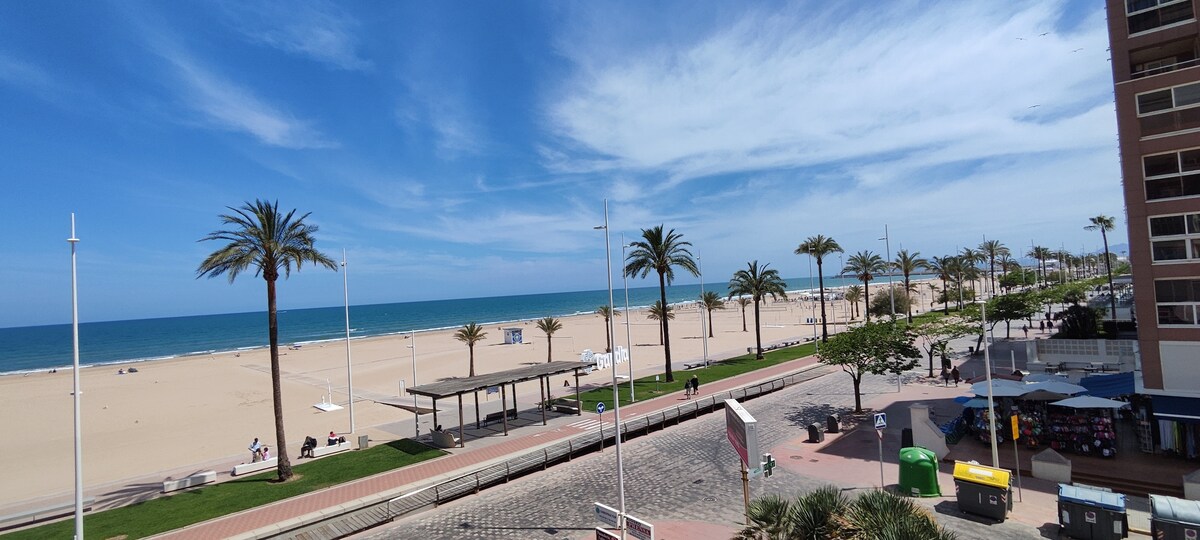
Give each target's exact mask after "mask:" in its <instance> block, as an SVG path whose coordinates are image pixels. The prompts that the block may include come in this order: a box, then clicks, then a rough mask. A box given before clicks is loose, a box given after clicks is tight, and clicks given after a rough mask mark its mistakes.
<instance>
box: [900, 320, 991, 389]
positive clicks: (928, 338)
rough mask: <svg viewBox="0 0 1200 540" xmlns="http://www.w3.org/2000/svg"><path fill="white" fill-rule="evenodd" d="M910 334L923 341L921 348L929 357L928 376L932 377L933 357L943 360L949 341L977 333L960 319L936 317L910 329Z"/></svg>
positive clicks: (948, 350)
mask: <svg viewBox="0 0 1200 540" xmlns="http://www.w3.org/2000/svg"><path fill="white" fill-rule="evenodd" d="M911 328H912V333H913V335H915V336H916V337H918V338H921V339H922V340H923V342H922V345H921V348H922V349H924V350H925V353H926V354H928V355H929V376H930V377H933V376H934V374H933V357H934V355H941V356H942V357H943V358H944V357H945V355H946V354H947V353H949V352H950V348H949V347H950V341H951V340H954V339H958V338H961V337H966V336H969V335H971V334H974V333H976V332H978V331H979V329H978V328H977V327H976V326H973V325H970V324H967V322H966V321H965V320H964V319H963V318H962V317H938V318H936V319H930V320H928V321H925V322H923V323H920V324H917V325H914V326H912V327H911Z"/></svg>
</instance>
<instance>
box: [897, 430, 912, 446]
mask: <svg viewBox="0 0 1200 540" xmlns="http://www.w3.org/2000/svg"><path fill="white" fill-rule="evenodd" d="M910 446H913V435H912V428H907V427H906V428H904V429H901V430H900V448H908V447H910Z"/></svg>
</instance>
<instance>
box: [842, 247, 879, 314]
mask: <svg viewBox="0 0 1200 540" xmlns="http://www.w3.org/2000/svg"><path fill="white" fill-rule="evenodd" d="M887 268H888V264H887V263H886V262H883V259H882V258H880V257H879V255H876V254H875V253H873V252H872V251H870V250H867V251H860V252H858V253H855V254H854V255H851V256H850V258H849V259H846V267H845V268H842V273H843V274H846V273H850V274H852V275H853V276H854V277H856V278H858V280H859V281H861V282H863V300H865V301H866V303H867V304H870V303H871V280H872V279H875V276H876V275H877V274H879V273H880V272H883V271H884V270H887ZM865 312H866V314H867V322H870V321H871V312H870V311H865Z"/></svg>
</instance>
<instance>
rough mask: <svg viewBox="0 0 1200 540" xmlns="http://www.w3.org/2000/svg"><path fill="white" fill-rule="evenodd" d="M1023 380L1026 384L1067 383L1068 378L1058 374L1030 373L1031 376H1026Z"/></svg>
mask: <svg viewBox="0 0 1200 540" xmlns="http://www.w3.org/2000/svg"><path fill="white" fill-rule="evenodd" d="M1021 380H1023V381H1025V382H1029V383H1035V382H1042V381H1062V382H1067V378H1066V377H1064V376H1062V375H1059V374H1057V373H1030V374H1029V375H1026V376H1025V378H1024V379H1021Z"/></svg>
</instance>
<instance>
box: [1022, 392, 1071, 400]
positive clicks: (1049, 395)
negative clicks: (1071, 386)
mask: <svg viewBox="0 0 1200 540" xmlns="http://www.w3.org/2000/svg"><path fill="white" fill-rule="evenodd" d="M1069 397H1071V396H1070V395H1068V394H1060V393H1058V392H1051V391H1049V390H1034V391H1032V392H1026V393H1024V394H1021V397H1020V399H1023V400H1025V401H1058V400H1060V399H1066V398H1069Z"/></svg>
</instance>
